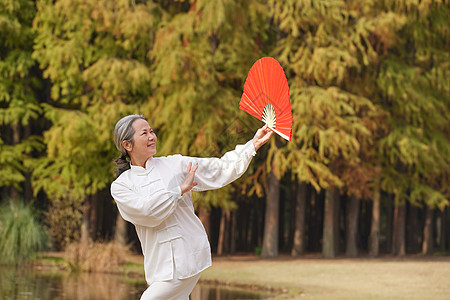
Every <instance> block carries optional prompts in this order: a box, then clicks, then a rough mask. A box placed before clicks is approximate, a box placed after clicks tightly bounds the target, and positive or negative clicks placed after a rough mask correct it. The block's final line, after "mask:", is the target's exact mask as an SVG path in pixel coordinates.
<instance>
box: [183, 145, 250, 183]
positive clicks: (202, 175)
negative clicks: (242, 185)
mask: <svg viewBox="0 0 450 300" xmlns="http://www.w3.org/2000/svg"><path fill="white" fill-rule="evenodd" d="M255 155H256V151H255V147H254V145H253V141H252V140H250V141H249V142H247V143H246V144H245V145H237V146H236V148H235V149H234V150H232V151H229V152H227V153H225V155H223V156H222V157H221V158H196V157H186V156H185V157H183V166H182V169H183V170H184V173H186V172H187V167H188V164H189V162H194V161H196V162H197V163H198V169H197V172H196V173H195V179H194V181H195V182H197V183H198V185H197V186H195V187H194V188H193V189H192V190H194V191H207V190H213V189H219V188H221V187H224V186H225V185H227V184H229V183H231V182H233V181H234V180H236V179H238V178H239V177H241V176H242V174H244V173H245V171H246V170H247V168H248V166H249V165H250V162H251V161H252V158H253V156H255Z"/></svg>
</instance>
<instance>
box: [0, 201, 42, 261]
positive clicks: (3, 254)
mask: <svg viewBox="0 0 450 300" xmlns="http://www.w3.org/2000/svg"><path fill="white" fill-rule="evenodd" d="M49 242H50V239H49V235H48V234H47V231H46V229H45V227H43V226H42V225H41V224H40V223H39V221H38V220H37V217H36V212H35V211H34V210H33V208H32V206H31V205H24V204H23V203H22V202H13V201H9V203H6V204H3V205H1V206H0V262H2V263H7V264H16V263H20V262H22V261H25V260H27V259H30V258H33V257H34V255H35V254H36V253H37V252H39V251H42V250H46V249H48V247H49Z"/></svg>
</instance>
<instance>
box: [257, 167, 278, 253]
mask: <svg viewBox="0 0 450 300" xmlns="http://www.w3.org/2000/svg"><path fill="white" fill-rule="evenodd" d="M279 207H280V180H279V179H278V178H277V177H276V176H275V174H274V172H273V168H272V172H270V174H269V180H268V193H267V198H266V212H265V222H264V236H263V245H262V252H261V257H262V258H269V257H277V256H278V216H279Z"/></svg>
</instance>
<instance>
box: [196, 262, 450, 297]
mask: <svg viewBox="0 0 450 300" xmlns="http://www.w3.org/2000/svg"><path fill="white" fill-rule="evenodd" d="M449 278H450V258H449V257H429V258H425V257H408V258H403V259H396V258H379V259H333V260H326V259H318V258H313V259H311V258H309V259H306V258H302V259H291V258H286V259H276V260H259V259H255V258H249V257H241V258H239V257H234V258H216V259H215V261H214V263H213V267H212V268H210V269H208V270H206V271H205V272H204V273H203V274H202V279H203V280H219V281H224V282H228V283H238V284H240V285H250V286H251V285H258V286H263V287H270V288H277V289H284V290H285V292H284V293H283V294H281V295H280V296H278V297H276V298H277V299H448V297H449V295H450V284H449Z"/></svg>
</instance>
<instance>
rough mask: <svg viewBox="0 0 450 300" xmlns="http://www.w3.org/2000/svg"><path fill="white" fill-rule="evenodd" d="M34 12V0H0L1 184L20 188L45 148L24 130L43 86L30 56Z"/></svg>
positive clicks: (37, 106) (34, 115)
mask: <svg viewBox="0 0 450 300" xmlns="http://www.w3.org/2000/svg"><path fill="white" fill-rule="evenodd" d="M35 13H36V8H35V4H34V1H28V0H17V1H8V0H1V1H0V36H1V39H0V128H1V136H0V148H1V151H0V178H1V179H0V187H1V186H15V187H16V188H19V184H20V183H21V182H22V181H24V178H25V177H24V173H25V172H26V171H28V170H27V169H26V168H25V167H24V164H25V162H26V161H27V160H29V159H30V158H31V155H30V153H31V152H33V151H35V150H39V149H42V144H41V143H40V142H39V138H38V137H36V136H29V135H27V136H25V134H22V132H21V131H22V130H21V128H22V126H28V127H29V126H30V122H32V121H33V120H35V119H37V118H38V117H39V114H40V113H41V106H40V103H39V100H38V97H37V92H38V90H39V89H40V88H41V87H42V86H41V81H40V79H39V76H38V75H37V74H36V71H35V70H34V68H35V66H36V63H35V61H34V60H33V58H32V57H31V53H32V51H33V42H34V37H35V34H34V32H33V29H32V21H33V18H34V16H35Z"/></svg>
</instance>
